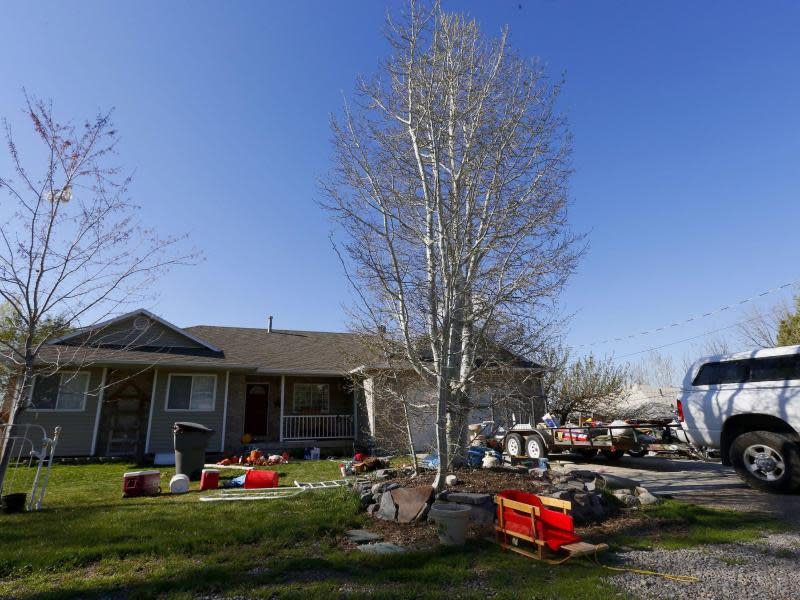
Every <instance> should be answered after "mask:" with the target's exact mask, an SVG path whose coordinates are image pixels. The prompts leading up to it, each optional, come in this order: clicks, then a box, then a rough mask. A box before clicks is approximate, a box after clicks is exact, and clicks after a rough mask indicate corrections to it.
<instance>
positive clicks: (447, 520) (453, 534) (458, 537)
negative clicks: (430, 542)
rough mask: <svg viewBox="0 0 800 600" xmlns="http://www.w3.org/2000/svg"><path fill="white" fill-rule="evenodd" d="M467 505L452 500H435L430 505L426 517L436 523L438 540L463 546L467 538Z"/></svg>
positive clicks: (451, 544) (468, 509) (450, 544)
mask: <svg viewBox="0 0 800 600" xmlns="http://www.w3.org/2000/svg"><path fill="white" fill-rule="evenodd" d="M469 511H470V508H469V506H465V505H463V504H455V503H452V502H437V503H436V504H434V505H433V506H431V510H430V512H429V513H428V518H429V519H430V520H431V521H433V522H435V523H436V533H437V534H438V535H439V541H440V542H441V543H442V544H447V545H449V546H463V545H464V542H466V540H467V522H468V521H469Z"/></svg>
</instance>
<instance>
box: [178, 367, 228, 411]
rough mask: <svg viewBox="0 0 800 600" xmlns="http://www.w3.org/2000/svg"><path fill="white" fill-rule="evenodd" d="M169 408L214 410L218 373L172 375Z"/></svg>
mask: <svg viewBox="0 0 800 600" xmlns="http://www.w3.org/2000/svg"><path fill="white" fill-rule="evenodd" d="M167 388H168V389H167V410H197V411H212V410H214V396H215V390H216V388H217V376H216V375H170V376H169V384H168V386H167Z"/></svg>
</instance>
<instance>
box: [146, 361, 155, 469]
mask: <svg viewBox="0 0 800 600" xmlns="http://www.w3.org/2000/svg"><path fill="white" fill-rule="evenodd" d="M157 381H158V369H153V388H152V390H151V391H150V416H149V417H147V438H145V442H144V453H145V454H149V453H150V430H151V429H152V428H153V407H154V406H155V405H156V382H157Z"/></svg>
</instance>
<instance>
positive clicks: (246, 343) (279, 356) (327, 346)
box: [185, 325, 365, 375]
mask: <svg viewBox="0 0 800 600" xmlns="http://www.w3.org/2000/svg"><path fill="white" fill-rule="evenodd" d="M185 330H186V331H188V332H189V333H191V334H192V335H195V336H197V337H198V338H201V339H203V340H207V341H209V342H211V343H212V344H214V345H215V346H218V347H219V348H222V350H223V352H224V353H225V360H228V361H232V362H234V363H251V364H254V365H256V366H257V369H258V371H259V372H261V373H297V374H309V375H311V374H342V373H347V372H348V371H350V370H351V369H353V368H355V367H357V366H358V365H359V364H362V363H363V362H364V356H365V349H364V347H363V346H362V344H361V343H360V342H359V339H358V337H357V336H356V335H355V334H352V333H335V332H328V331H293V330H287V329H273V330H272V331H269V330H267V329H257V328H249V327H215V326H211V325H197V326H194V327H186V328H185Z"/></svg>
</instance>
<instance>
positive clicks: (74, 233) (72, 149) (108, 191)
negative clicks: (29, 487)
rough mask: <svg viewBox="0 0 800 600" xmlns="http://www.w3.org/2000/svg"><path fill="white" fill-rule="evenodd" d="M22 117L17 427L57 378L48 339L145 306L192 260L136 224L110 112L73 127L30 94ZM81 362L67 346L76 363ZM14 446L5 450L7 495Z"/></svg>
mask: <svg viewBox="0 0 800 600" xmlns="http://www.w3.org/2000/svg"><path fill="white" fill-rule="evenodd" d="M25 113H26V114H27V117H28V119H29V121H30V124H31V127H32V131H33V133H34V139H35V141H37V142H38V148H40V149H41V154H40V157H39V158H38V159H31V160H30V161H28V160H23V157H22V153H21V151H20V146H18V144H17V142H16V139H15V137H14V135H13V134H12V130H11V126H10V125H9V123H8V122H7V121H6V120H4V121H3V125H4V128H5V138H6V143H7V148H8V154H9V157H10V162H11V165H12V167H13V173H11V174H3V173H0V190H4V191H6V192H7V194H8V198H9V199H10V202H9V204H7V205H6V206H7V210H6V211H4V212H5V214H6V215H8V216H7V220H6V221H4V222H2V223H0V296H1V297H2V300H3V301H4V302H5V315H4V319H3V329H2V335H0V359H2V361H3V363H4V364H5V367H6V369H7V370H8V371H7V373H8V374H9V376H10V377H11V378H13V379H14V381H15V384H16V392H15V394H14V396H13V399H12V403H11V407H10V410H9V417H8V419H9V423H10V424H13V423H14V422H16V421H17V419H18V418H19V416H20V414H21V413H22V412H23V411H24V410H25V409H26V408H27V401H28V398H29V396H30V391H31V387H32V385H33V378H34V371H44V372H45V373H46V372H47V371H49V372H51V373H52V372H54V371H55V370H57V369H58V367H59V366H60V364H61V362H62V358H63V357H61V356H60V355H58V354H56V355H53V356H49V358H47V359H45V358H44V357H43V356H42V355H41V350H42V348H43V346H44V345H45V344H47V342H48V341H50V340H51V339H53V338H54V337H55V336H56V335H58V334H59V333H61V332H63V331H64V330H66V329H72V328H76V327H82V326H84V327H85V326H91V325H93V324H96V323H98V322H99V321H101V320H104V319H106V318H107V317H108V316H109V315H111V314H112V313H114V312H116V311H118V310H119V309H120V307H122V306H124V305H127V304H129V303H132V302H137V301H141V300H142V298H143V297H144V295H145V294H148V293H149V292H148V290H149V289H150V286H151V284H152V283H153V281H154V280H155V278H156V277H157V276H158V275H160V274H161V273H163V272H164V270H165V269H167V268H168V267H169V266H171V265H174V264H177V263H181V262H187V261H189V260H190V259H191V258H192V255H186V254H183V255H182V254H179V253H178V252H177V246H176V245H177V243H178V240H179V239H180V238H176V237H166V238H163V237H160V236H159V235H158V234H157V233H156V232H154V231H153V230H150V229H146V228H144V227H143V226H142V225H141V224H140V223H139V222H138V220H137V219H136V210H137V207H136V206H135V205H133V204H132V203H131V201H130V200H129V198H128V186H129V184H130V181H131V179H130V177H128V176H125V175H123V174H122V173H121V171H120V169H119V168H118V167H117V166H115V165H114V164H113V163H112V162H111V160H112V158H113V156H114V154H115V149H116V145H117V134H116V131H115V130H114V128H113V126H112V123H111V120H110V116H111V115H110V113H101V114H99V115H97V116H96V117H95V118H94V119H92V120H87V121H86V122H84V123H82V124H81V125H80V126H76V125H73V124H71V123H64V122H60V121H58V120H57V119H56V118H55V116H54V113H53V107H52V103H49V102H45V101H42V100H40V99H37V98H32V97H29V96H27V95H26V96H25ZM81 356H82V353H81V352H79V349H76V348H71V349H70V352H69V360H70V362H71V364H72V365H75V361H76V360H80V357H81ZM7 449H8V445H7V444H3V448H2V459H0V488H2V483H3V478H4V476H5V472H6V470H7V468H8V461H9V452H7Z"/></svg>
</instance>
